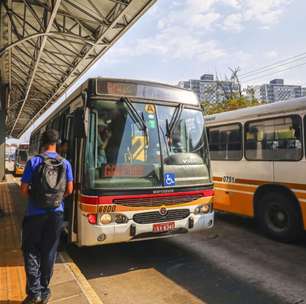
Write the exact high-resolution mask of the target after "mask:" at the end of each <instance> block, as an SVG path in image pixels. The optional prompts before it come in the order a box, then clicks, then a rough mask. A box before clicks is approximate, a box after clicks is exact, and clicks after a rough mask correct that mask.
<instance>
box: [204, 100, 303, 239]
mask: <svg viewBox="0 0 306 304" xmlns="http://www.w3.org/2000/svg"><path fill="white" fill-rule="evenodd" d="M205 121H206V126H207V134H208V140H209V146H210V156H211V160H212V162H211V163H212V170H213V180H214V184H215V194H216V197H215V209H216V210H221V211H226V212H231V213H235V214H240V215H244V216H249V217H255V219H256V221H257V223H258V225H259V226H260V228H262V230H263V231H264V232H265V233H267V234H268V235H269V236H270V237H272V238H274V239H277V240H282V241H294V240H296V239H298V238H299V237H300V236H301V235H302V232H303V230H305V229H306V160H305V143H306V138H305V134H306V98H299V99H295V100H288V101H284V102H277V103H272V104H265V105H260V106H256V107H251V108H246V109H240V110H235V111H231V112H225V113H219V114H215V115H209V116H206V117H205Z"/></svg>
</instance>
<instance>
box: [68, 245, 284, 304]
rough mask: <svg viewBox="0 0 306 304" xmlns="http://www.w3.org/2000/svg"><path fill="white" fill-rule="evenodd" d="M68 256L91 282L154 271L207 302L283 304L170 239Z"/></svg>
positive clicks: (82, 250)
mask: <svg viewBox="0 0 306 304" xmlns="http://www.w3.org/2000/svg"><path fill="white" fill-rule="evenodd" d="M203 246H205V243H203ZM69 253H70V255H71V256H72V258H73V259H74V260H75V262H76V263H77V265H78V266H79V267H80V269H81V271H82V272H83V274H84V275H85V277H86V278H87V279H89V280H90V279H96V278H99V277H100V278H101V277H108V276H114V275H117V274H124V273H127V272H130V271H135V270H139V269H146V268H154V269H155V270H157V271H158V272H159V273H161V274H163V275H164V276H165V277H167V278H168V279H170V280H171V281H173V282H175V283H176V284H178V285H180V286H182V287H183V288H185V289H186V290H188V291H189V292H190V293H191V294H193V295H194V296H196V297H197V298H199V299H201V300H202V301H203V302H205V303H213V304H218V303H220V304H221V303H222V304H225V303H226V304H240V303H241V304H246V303H250V304H251V303H254V304H257V303H262V304H263V303H269V304H274V303H275V304H276V303H277V304H280V303H284V302H283V301H282V300H281V299H279V298H277V297H275V296H271V295H269V294H268V293H266V292H264V291H262V290H259V289H258V288H257V287H256V286H254V284H250V282H245V281H243V280H241V279H239V278H237V277H235V276H234V275H233V274H231V273H228V272H225V271H224V270H223V269H220V268H219V267H218V265H215V264H214V263H211V261H210V260H209V259H206V258H205V257H203V256H200V255H198V254H197V253H195V252H194V251H191V250H187V249H186V248H182V247H181V246H179V245H177V244H175V243H173V242H172V241H171V240H153V241H146V242H138V243H129V244H118V245H109V246H105V247H95V248H76V247H70V249H69ZM165 294H167V291H166V290H165Z"/></svg>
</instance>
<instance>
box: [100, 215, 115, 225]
mask: <svg viewBox="0 0 306 304" xmlns="http://www.w3.org/2000/svg"><path fill="white" fill-rule="evenodd" d="M112 221H113V218H112V216H111V215H110V214H109V213H105V214H102V215H101V217H100V222H101V224H103V225H107V224H110V223H111V222H112Z"/></svg>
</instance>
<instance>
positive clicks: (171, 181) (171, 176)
mask: <svg viewBox="0 0 306 304" xmlns="http://www.w3.org/2000/svg"><path fill="white" fill-rule="evenodd" d="M164 183H165V186H175V184H176V182H175V173H165V174H164Z"/></svg>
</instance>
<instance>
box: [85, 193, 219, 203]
mask: <svg viewBox="0 0 306 304" xmlns="http://www.w3.org/2000/svg"><path fill="white" fill-rule="evenodd" d="M192 194H202V195H203V197H208V196H214V194H215V192H214V190H213V189H207V190H202V191H190V192H173V193H158V194H151V195H146V194H139V195H115V196H89V195H82V194H81V195H80V202H81V203H83V204H89V205H104V204H105V205H107V204H112V203H113V200H114V199H134V198H138V199H141V198H155V197H171V196H184V195H192Z"/></svg>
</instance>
